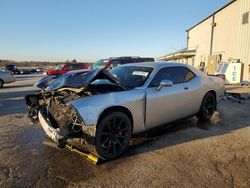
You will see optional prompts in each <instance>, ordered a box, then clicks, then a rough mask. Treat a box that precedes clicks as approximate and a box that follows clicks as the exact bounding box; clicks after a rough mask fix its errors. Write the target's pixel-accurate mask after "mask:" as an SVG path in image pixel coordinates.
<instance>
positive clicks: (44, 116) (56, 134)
mask: <svg viewBox="0 0 250 188" xmlns="http://www.w3.org/2000/svg"><path fill="white" fill-rule="evenodd" d="M38 119H39V122H40V124H41V126H42V128H43V130H44V132H45V134H46V135H47V136H48V137H49V138H50V139H52V140H53V141H54V142H56V143H57V146H58V147H59V148H64V147H65V146H66V145H72V146H76V147H78V148H79V147H80V148H83V149H85V150H88V151H90V152H92V150H93V147H94V142H95V137H94V135H95V130H96V128H95V126H82V130H81V133H80V134H79V133H78V134H77V136H75V137H74V136H65V135H64V134H63V131H62V128H54V126H53V124H52V122H51V120H50V118H49V116H48V112H47V110H46V109H41V110H40V111H39V113H38Z"/></svg>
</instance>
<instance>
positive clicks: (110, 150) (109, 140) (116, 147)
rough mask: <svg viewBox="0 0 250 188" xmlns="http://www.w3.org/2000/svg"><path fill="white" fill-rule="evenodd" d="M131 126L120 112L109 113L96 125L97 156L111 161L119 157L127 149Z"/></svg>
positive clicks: (125, 116)
mask: <svg viewBox="0 0 250 188" xmlns="http://www.w3.org/2000/svg"><path fill="white" fill-rule="evenodd" d="M131 134H132V124H131V121H130V119H129V118H128V116H127V115H126V114H124V113H122V112H111V113H110V114H108V115H107V116H106V117H104V118H103V119H102V120H101V121H100V123H99V124H98V125H97V130H96V137H95V149H96V152H97V154H98V155H99V156H100V157H101V158H103V159H105V160H111V159H114V158H117V157H119V156H120V155H121V154H122V153H123V152H124V151H125V149H126V148H127V147H128V144H129V141H130V138H131Z"/></svg>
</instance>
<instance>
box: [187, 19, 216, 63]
mask: <svg viewBox="0 0 250 188" xmlns="http://www.w3.org/2000/svg"><path fill="white" fill-rule="evenodd" d="M211 23H212V17H210V18H208V19H207V20H205V21H204V22H202V23H201V24H199V25H197V26H196V27H194V28H193V29H191V30H190V31H189V41H188V48H189V49H191V48H195V49H196V56H195V65H194V66H195V67H197V66H199V65H200V62H204V61H206V59H207V55H209V50H210V37H211Z"/></svg>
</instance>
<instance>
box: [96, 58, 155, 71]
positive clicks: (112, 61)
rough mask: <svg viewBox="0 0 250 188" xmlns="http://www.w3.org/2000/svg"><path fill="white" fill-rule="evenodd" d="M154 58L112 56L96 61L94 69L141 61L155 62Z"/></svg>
mask: <svg viewBox="0 0 250 188" xmlns="http://www.w3.org/2000/svg"><path fill="white" fill-rule="evenodd" d="M154 61H155V60H154V58H149V57H148V58H147V57H110V58H109V59H100V60H98V61H97V62H95V63H94V64H93V66H92V69H105V70H110V69H112V68H114V67H116V66H118V65H124V64H128V63H140V62H154Z"/></svg>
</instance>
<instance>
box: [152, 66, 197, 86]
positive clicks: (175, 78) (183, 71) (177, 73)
mask: <svg viewBox="0 0 250 188" xmlns="http://www.w3.org/2000/svg"><path fill="white" fill-rule="evenodd" d="M194 77H195V74H194V73H193V72H192V71H190V70H189V69H188V68H186V67H168V68H163V69H161V70H159V71H158V73H157V74H156V75H155V77H154V79H153V80H152V82H151V83H150V85H149V87H158V86H159V85H160V82H161V81H162V80H170V81H172V82H173V84H180V83H185V82H188V81H190V80H191V79H193V78H194Z"/></svg>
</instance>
